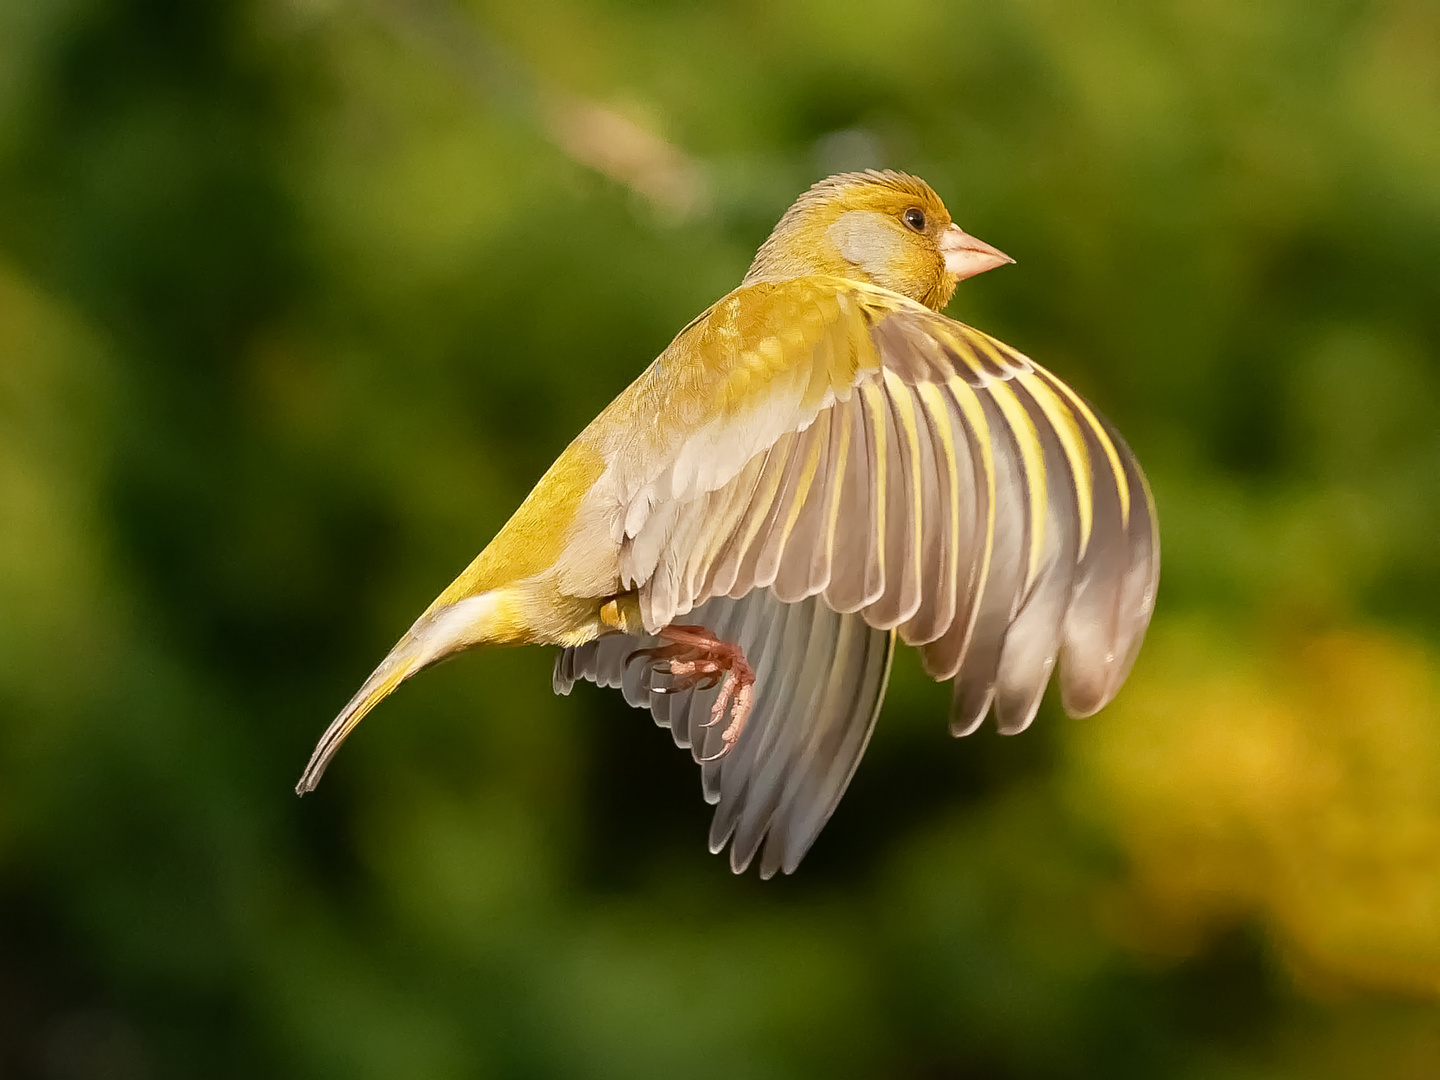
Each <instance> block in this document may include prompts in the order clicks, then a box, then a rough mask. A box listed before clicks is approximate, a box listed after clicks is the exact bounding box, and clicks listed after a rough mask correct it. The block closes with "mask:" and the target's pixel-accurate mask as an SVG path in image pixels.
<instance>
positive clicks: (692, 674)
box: [630, 623, 755, 761]
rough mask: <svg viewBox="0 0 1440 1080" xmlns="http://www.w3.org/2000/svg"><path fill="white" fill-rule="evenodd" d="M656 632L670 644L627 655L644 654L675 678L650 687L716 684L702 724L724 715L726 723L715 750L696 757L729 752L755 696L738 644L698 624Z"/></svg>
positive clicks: (700, 687)
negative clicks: (716, 689)
mask: <svg viewBox="0 0 1440 1080" xmlns="http://www.w3.org/2000/svg"><path fill="white" fill-rule="evenodd" d="M656 637H658V638H660V639H661V640H662V641H669V642H671V644H669V645H663V646H659V647H657V648H654V649H637V650H636V651H635V652H633V653H631V654H630V659H631V660H634V659H635V658H636V657H641V656H643V657H645V658H647V659H648V660H650V661H651V662H652V663H654V664H655V665H656V667H657V669H658V670H660V671H662V672H663V673H665V674H668V675H670V676H671V678H672V679H673V680H674V681H673V682H672V683H671V684H670V685H669V686H666V687H663V688H657V690H655V691H652V692H658V693H662V694H673V693H677V692H679V691H682V690H708V689H710V687H712V686H715V685H716V684H717V683H718V684H719V686H720V694H719V696H717V697H716V698H715V704H714V706H712V707H711V709H710V719H709V721H708V722H706V724H705V727H707V728H708V727H714V726H715V725H716V724H718V723H720V721H722V720H724V719H725V717H726V715H727V714H728V715H729V717H730V723H729V724H728V725H726V727H725V730H724V731H722V732H721V733H720V743H721V746H720V749H719V750H717V751H715V753H713V754H710V755H708V756H706V757H702V758H700V759H699V760H701V761H715V760H717V759H719V758H722V757H724V756H725V755H726V754H728V753H729V752H730V750H731V748H732V747H733V746H734V745H735V743H736V742H738V741H739V739H740V733H741V732H743V731H744V730H745V720H746V718H747V717H748V716H749V715H750V708H751V706H752V705H753V704H754V698H755V671H754V669H753V668H751V666H750V664H749V662H748V661H747V660H746V659H745V654H744V653H743V652H741V651H740V646H738V645H732V644H730V643H729V642H728V641H721V640H720V639H719V638H717V637H716V636H715V635H714V634H712V633H711V632H710V631H709V630H706V629H705V628H704V627H703V626H687V625H682V624H678V623H677V624H675V625H673V626H667V627H665V628H664V629H663V630H661V631H660V632H659V633H658V634H656Z"/></svg>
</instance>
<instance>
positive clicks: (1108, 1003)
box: [0, 0, 1440, 1080]
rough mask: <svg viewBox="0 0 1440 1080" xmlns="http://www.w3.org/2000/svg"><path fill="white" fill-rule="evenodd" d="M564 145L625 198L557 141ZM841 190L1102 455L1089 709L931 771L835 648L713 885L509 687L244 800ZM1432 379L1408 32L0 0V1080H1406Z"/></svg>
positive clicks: (1432, 485)
mask: <svg viewBox="0 0 1440 1080" xmlns="http://www.w3.org/2000/svg"><path fill="white" fill-rule="evenodd" d="M587 102H588V103H593V105H598V106H599V107H602V108H604V109H605V110H608V112H609V114H613V115H618V116H620V117H624V118H626V121H625V123H627V124H629V125H631V126H630V127H624V126H623V125H622V128H621V131H622V134H624V132H627V131H628V132H632V133H633V132H634V131H640V132H646V131H648V132H650V133H651V135H650V138H652V140H658V139H663V140H666V141H667V142H668V144H669V149H668V150H667V149H666V148H665V146H664V145H663V144H659V143H658V141H657V143H656V145H657V146H658V147H659V149H655V148H653V147H652V148H651V149H652V151H653V152H652V154H651V156H652V157H653V156H654V155H655V154H659V155H660V160H662V161H669V162H670V165H671V169H672V172H671V174H667V175H673V176H674V177H678V180H676V181H675V184H672V185H671V186H670V187H669V188H663V189H662V190H661V191H660V193H659V194H658V195H657V194H656V192H655V189H654V188H653V187H647V182H646V181H645V179H644V177H643V176H640V178H639V179H637V178H636V177H637V175H639V174H634V173H633V172H627V171H626V170H627V167H626V166H624V165H623V164H622V165H619V166H616V165H613V164H606V161H605V160H602V159H600V158H596V157H595V155H594V154H593V153H588V154H587V151H586V150H585V149H584V147H583V145H580V146H578V148H577V143H576V140H575V136H574V134H573V128H567V127H566V126H565V125H566V122H567V121H566V119H565V118H566V117H569V118H571V120H572V121H574V122H575V123H579V124H580V125H581V129H582V134H583V130H584V123H585V117H587V116H592V114H591V113H588V112H586V110H587V109H589V108H591V107H592V105H589V104H586V103H587ZM576 117H579V120H575V118H576ZM567 131H569V132H571V134H570V135H567V134H566V132H567ZM627 137H628V136H627ZM637 138H640V136H637ZM622 141H623V139H622ZM582 142H583V140H582ZM602 143H603V140H602ZM640 145H641V148H642V150H643V149H644V146H645V144H644V139H643V138H641V143H640ZM602 148H603V147H602ZM666 154H668V155H670V156H669V157H668V158H667V157H666V156H665V155H666ZM642 164H643V162H642ZM597 165H598V166H599V168H598V169H597V168H596V167H594V166H597ZM868 165H877V166H887V167H895V168H902V169H906V170H909V171H913V172H916V173H918V174H920V175H922V176H924V177H925V178H926V179H927V180H929V181H930V182H931V183H932V184H933V185H934V186H935V188H936V189H937V190H938V191H939V192H940V193H941V195H942V197H944V198H945V199H946V201H947V203H948V205H949V206H950V208H951V209H952V211H953V213H954V215H955V217H956V218H957V220H959V221H960V222H961V223H962V224H963V225H964V226H965V227H966V228H967V229H969V230H971V231H973V232H974V233H975V234H976V235H978V236H981V237H983V238H984V239H986V240H988V241H990V242H991V243H993V244H996V245H997V246H999V247H1001V248H1002V249H1004V250H1005V251H1007V252H1008V253H1010V254H1011V255H1013V256H1015V258H1016V259H1017V260H1018V264H1017V265H1016V266H1015V267H1013V268H1005V269H1003V270H1001V271H999V272H996V273H993V274H989V275H986V276H984V277H983V278H980V279H977V280H975V281H972V282H967V283H965V284H964V285H963V286H962V287H961V290H960V292H959V294H958V296H957V298H956V300H955V302H954V303H953V304H952V306H951V308H950V313H951V314H952V315H955V316H956V317H958V318H962V319H964V320H966V321H969V322H973V323H975V324H976V325H979V326H980V327H982V328H984V329H986V330H988V331H990V332H992V333H994V334H996V335H998V336H1000V337H1002V338H1004V339H1005V340H1007V341H1009V342H1011V343H1012V344H1014V345H1015V346H1016V347H1018V348H1020V349H1022V350H1024V351H1025V352H1027V353H1029V354H1031V355H1033V356H1034V357H1036V358H1037V359H1038V360H1039V361H1041V362H1042V363H1044V364H1046V365H1047V366H1049V367H1051V368H1052V369H1054V370H1055V371H1057V372H1058V373H1059V374H1061V375H1062V376H1064V377H1066V378H1067V379H1069V380H1070V381H1071V382H1072V383H1073V384H1074V385H1075V386H1077V387H1078V388H1079V389H1080V390H1081V391H1082V392H1084V393H1086V394H1087V395H1089V396H1090V398H1091V399H1092V400H1094V401H1095V402H1097V403H1098V404H1099V406H1100V407H1101V408H1102V410H1103V411H1105V412H1106V413H1107V414H1108V415H1109V416H1110V417H1111V418H1112V419H1114V421H1115V422H1116V423H1117V424H1118V425H1119V427H1120V428H1121V430H1123V431H1124V432H1125V433H1126V435H1127V437H1128V438H1129V440H1130V442H1131V444H1132V445H1133V447H1134V448H1135V450H1136V452H1137V453H1138V455H1139V456H1140V458H1141V460H1142V461H1143V462H1144V463H1145V465H1146V467H1147V469H1148V471H1149V474H1150V477H1151V479H1152V483H1153V486H1154V490H1155V495H1156V499H1157V501H1158V503H1159V508H1160V521H1161V530H1162V536H1163V541H1164V544H1163V550H1164V573H1163V578H1162V587H1161V598H1160V606H1159V609H1158V611H1157V614H1156V618H1155V626H1154V628H1153V631H1152V635H1151V641H1150V643H1149V645H1148V647H1147V650H1146V651H1145V652H1144V653H1142V655H1141V657H1140V661H1139V664H1138V666H1137V668H1136V670H1135V674H1134V677H1133V678H1132V681H1131V684H1130V686H1129V687H1128V688H1127V690H1126V692H1125V693H1124V694H1122V696H1121V699H1120V701H1119V702H1118V703H1117V705H1116V706H1114V707H1113V708H1112V709H1110V710H1107V712H1106V713H1105V714H1102V716H1101V717H1099V718H1096V719H1094V720H1089V721H1079V722H1077V721H1068V720H1066V719H1064V717H1063V716H1062V715H1061V714H1060V711H1059V709H1058V707H1057V706H1056V705H1055V704H1054V703H1053V702H1050V701H1047V703H1046V706H1045V708H1044V709H1043V710H1042V713H1041V716H1040V719H1039V720H1038V722H1037V723H1036V725H1035V727H1034V729H1033V730H1031V731H1030V732H1028V733H1026V734H1025V735H1024V736H1023V737H1021V738H1016V739H1002V738H1000V737H998V736H996V735H995V734H994V733H993V732H992V731H990V730H986V731H984V732H982V733H980V734H977V735H975V736H974V737H972V738H970V739H968V740H966V741H963V742H956V741H953V740H950V739H949V738H948V737H947V735H946V729H945V709H946V704H947V696H946V689H945V688H943V687H936V686H934V685H932V684H930V683H928V682H927V681H926V680H925V679H924V678H923V676H922V675H921V674H920V671H919V668H918V664H917V663H916V662H915V659H914V657H913V656H909V655H907V656H903V657H901V659H900V661H899V663H898V667H897V674H896V677H895V680H894V683H893V685H892V692H891V695H890V699H889V701H888V703H887V705H886V709H885V714H884V716H883V718H882V721H881V724H880V726H879V728H878V730H877V733H876V736H875V739H874V741H873V743H872V745H871V748H870V751H869V754H868V757H867V759H866V760H865V762H864V763H863V765H862V767H861V769H860V771H859V773H858V774H857V776H856V778H855V781H854V784H853V785H852V788H851V790H850V792H849V794H848V795H847V797H846V799H845V800H844V802H843V803H842V805H841V807H840V809H839V811H838V812H837V814H836V815H835V817H834V819H833V820H832V822H831V823H830V825H829V826H828V828H827V829H826V831H825V832H824V833H823V834H822V836H821V838H820V841H819V842H818V844H817V845H816V847H815V849H814V851H813V852H812V854H811V855H810V857H809V858H808V859H807V861H806V863H805V864H804V865H803V866H802V868H801V870H800V872H799V873H798V874H797V875H796V876H795V877H793V878H790V879H785V880H779V881H773V882H769V883H760V882H758V881H757V880H755V879H754V877H753V875H751V876H748V877H744V878H734V877H732V876H731V875H730V873H729V871H728V870H727V869H726V867H725V865H724V864H723V862H722V861H721V860H720V859H716V858H712V857H711V856H709V855H708V854H707V853H706V851H705V847H704V836H705V829H706V822H707V819H708V809H707V808H706V807H705V806H704V804H703V803H702V802H701V800H700V797H699V794H700V793H699V785H698V783H697V782H696V780H697V778H696V776H695V769H694V766H693V765H692V764H691V763H690V762H689V761H688V759H687V758H686V756H685V755H683V754H681V753H680V752H678V751H677V750H675V748H674V747H673V746H672V745H671V744H670V741H669V737H668V735H667V734H666V733H664V732H661V731H657V730H655V729H654V727H653V725H652V724H651V722H650V720H649V719H648V717H647V716H645V715H643V714H641V713H638V712H632V711H630V710H627V709H626V708H625V707H624V706H623V704H622V703H621V702H620V700H619V698H618V695H615V694H611V693H602V692H599V691H596V690H594V689H593V688H590V687H583V688H581V689H579V690H577V692H576V693H575V695H574V696H572V697H571V698H569V699H555V698H552V697H551V696H550V692H549V682H550V679H549V669H550V665H551V663H552V659H553V657H552V656H551V655H550V654H549V653H547V652H545V651H542V650H539V649H532V650H520V651H512V652H496V653H491V654H486V655H476V656H471V657H465V658H463V659H461V660H459V661H457V662H455V663H453V664H449V665H446V666H444V667H443V668H440V669H438V670H436V671H435V672H433V673H430V674H427V675H426V676H425V677H423V678H421V679H419V680H417V681H416V682H414V683H413V684H410V685H407V686H406V687H405V689H404V690H403V691H402V692H401V693H399V694H398V695H397V696H396V697H395V698H394V699H393V700H391V701H389V702H387V703H386V704H385V705H384V706H382V707H381V709H380V710H379V711H378V712H377V713H376V714H374V715H373V717H372V718H371V719H369V720H367V721H366V723H365V724H364V725H363V726H362V728H361V729H360V730H359V732H358V734H357V736H356V737H355V738H354V739H353V740H352V742H351V743H350V744H349V745H348V746H347V748H346V750H345V752H344V753H343V754H342V755H341V756H340V758H339V760H338V762H337V763H336V765H335V766H334V768H332V770H331V772H330V774H329V775H328V776H327V778H326V780H325V783H324V784H323V785H322V786H321V788H320V790H319V791H318V793H317V794H316V795H314V796H312V797H309V798H307V799H305V800H303V801H300V800H297V799H296V798H295V797H294V795H293V794H292V793H291V787H292V785H293V784H294V782H295V779H296V777H297V775H298V773H299V770H300V768H301V766H302V765H303V764H304V762H305V760H306V758H307V756H308V754H309V752H310V748H311V746H312V745H313V742H314V739H315V738H316V736H317V735H318V734H319V732H320V730H321V729H322V728H323V726H324V724H325V723H326V722H327V721H328V720H329V718H330V717H331V716H332V715H333V714H334V712H335V711H336V709H337V708H338V707H339V706H340V705H341V704H342V703H343V702H344V701H345V700H346V699H347V698H348V697H349V695H350V694H351V692H352V691H353V689H354V688H355V686H356V685H358V683H359V682H360V680H361V679H363V677H364V676H365V675H366V674H367V673H368V671H369V670H370V668H371V666H372V665H373V664H374V663H375V662H376V661H377V660H378V659H379V658H380V656H381V655H383V653H384V651H385V650H386V648H387V647H388V646H389V645H390V643H391V642H392V641H393V640H394V639H395V638H396V637H397V636H398V634H399V632H400V631H401V630H403V629H404V628H405V627H406V626H407V625H409V622H410V621H411V619H412V618H413V617H414V615H415V614H417V613H418V612H419V611H420V610H421V608H423V606H424V605H425V604H426V603H428V602H429V600H430V599H431V597H432V596H433V595H434V594H435V593H437V592H438V591H439V590H440V589H441V588H442V587H443V586H444V585H445V584H446V583H447V582H448V581H449V580H450V578H451V577H452V576H453V575H454V574H455V573H456V572H458V570H459V569H460V568H461V567H463V566H464V565H465V564H466V562H468V560H469V559H470V558H471V557H472V556H473V555H474V553H475V552H476V551H478V550H479V548H480V547H481V546H482V545H483V544H484V543H485V542H486V541H487V540H488V539H489V537H490V536H491V535H492V534H493V533H494V531H495V530H496V529H497V528H498V527H499V526H500V524H501V523H502V522H503V520H504V519H505V517H506V515H507V514H508V513H509V511H510V510H511V509H512V508H513V507H514V506H515V505H516V504H517V503H518V501H519V500H520V499H521V498H522V497H523V496H524V493H525V492H526V490H527V489H528V487H529V485H530V484H531V483H533V481H534V480H535V479H536V478H537V477H538V476H539V474H540V473H541V471H542V470H543V469H544V468H545V466H546V465H547V464H548V463H549V462H550V460H551V459H552V458H553V457H554V455H556V454H557V453H558V452H559V450H560V449H561V448H562V447H563V446H564V445H565V443H566V442H567V441H568V440H569V438H571V437H572V436H573V435H574V434H575V433H576V432H577V431H578V430H579V429H580V428H581V427H582V426H583V425H584V424H585V423H586V422H587V421H588V420H589V419H590V417H591V416H593V415H594V414H595V413H596V412H597V411H598V410H599V409H600V408H601V407H602V406H603V405H604V404H605V403H606V402H607V401H608V400H609V399H610V397H611V396H613V395H614V394H615V393H616V392H618V391H619V390H620V389H621V388H622V387H623V386H624V385H625V384H626V383H627V382H628V381H629V380H630V379H631V378H632V377H633V376H634V375H635V374H636V373H638V372H639V371H640V369H641V368H642V367H643V366H644V365H645V364H646V363H647V362H648V361H649V359H650V358H651V357H652V356H653V355H654V354H656V353H657V352H658V351H659V350H660V349H661V348H663V347H664V345H665V343H666V342H667V341H668V340H669V338H670V336H671V335H672V334H673V333H674V332H675V330H677V329H678V328H679V327H680V326H682V325H683V324H684V323H686V322H687V321H688V320H689V319H690V318H691V317H692V316H693V315H694V314H695V313H697V312H698V311H699V310H701V309H702V308H703V307H705V306H706V305H708V304H709V303H710V302H711V301H712V300H714V299H715V298H716V297H717V296H719V295H720V294H722V293H723V292H725V291H726V290H727V289H729V288H731V287H733V285H734V284H736V283H737V282H738V280H739V278H740V276H741V275H742V273H743V272H744V269H745V267H746V265H747V263H748V261H749V258H750V256H751V254H752V252H753V250H754V248H755V247H756V246H757V245H758V243H759V242H760V240H761V239H763V237H764V235H765V234H766V232H767V231H768V229H769V227H770V225H771V224H773V222H774V220H775V219H776V218H777V217H778V216H779V214H780V213H781V212H782V211H783V210H784V208H785V207H786V206H787V205H788V204H789V203H790V201H791V200H792V199H793V198H794V197H795V195H796V194H798V193H799V192H800V191H801V190H803V189H804V188H805V187H806V186H808V185H809V184H810V183H812V182H813V181H814V180H816V179H818V178H819V177H820V176H822V175H824V174H825V173H827V172H830V171H835V170H837V169H841V168H853V167H864V166H868ZM607 173H608V174H609V175H606V174H607ZM676 184H678V187H676ZM647 191H648V192H649V194H648V195H647V194H646V192H647ZM1437 357H1440V7H1437V5H1436V4H1435V3H1434V2H1433V0H1389V2H1373V3H1366V2H1359V0H1270V2H1265V3H1254V2H1253V0H1166V2H1162V3H1139V2H1135V3H1120V4H1115V5H1082V4H1074V3H1064V2H1060V0H1004V2H1001V0H973V2H964V3H952V4H942V3H927V2H924V0H898V2H895V3H885V4H873V5H872V4H863V3H830V2H821V0H809V2H804V0H786V2H783V3H777V2H772V0H765V2H760V0H754V2H750V3H736V4H729V5H724V6H714V7H712V6H708V5H702V4H697V3H686V2H672V3H666V4H656V5H650V6H646V7H633V8H632V7H630V6H627V5H623V4H621V3H618V2H614V0H609V2H605V0H597V2H594V3H590V4H581V3H578V2H575V0H527V2H526V3H524V4H484V3H475V4H464V5H458V6H452V5H449V4H447V3H445V2H444V0H366V2H349V0H253V2H248V3H242V2H235V3H199V2H190V0H0V1077H31V1076H35V1077H48V1078H56V1080H82V1078H109V1080H143V1078H148V1077H182V1076H185V1077H192V1076H193V1077H246V1078H252V1077H288V1076H294V1077H312V1076H313V1077H337V1078H339V1077H377V1078H385V1080H399V1078H404V1077H414V1078H417V1080H420V1078H423V1080H444V1078H449V1077H481V1076H506V1077H508V1076H519V1077H566V1078H569V1077H628V1076H637V1077H643V1076H657V1077H661V1076H663V1077H687V1078H688V1077H717V1078H727V1080H729V1078H742V1077H767V1078H768V1077H777V1078H778V1077H790V1076H855V1077H880V1076H883V1077H913V1078H926V1080H929V1078H935V1080H939V1078H962V1077H963V1078H982V1077H983V1078H987V1080H989V1078H993V1080H1009V1078H1017V1080H1018V1078H1066V1077H1136V1078H1169V1077H1175V1078H1186V1080H1189V1078H1196V1080H1199V1078H1207V1080H1208V1078H1221V1077H1224V1078H1245V1080H1250V1078H1262V1077H1263V1078H1270V1077H1275V1078H1281V1077H1285V1078H1290V1077H1294V1078H1312V1077H1337V1078H1338V1077H1352V1076H1377V1077H1397V1078H1399V1077H1406V1078H1408V1077H1416V1078H1419V1077H1430V1076H1435V1075H1440V1019H1437V1012H1436V1010H1435V1006H1436V1004H1437V1002H1440V794H1437V792H1440V689H1437V681H1440V680H1437V672H1440V360H1437Z"/></svg>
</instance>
